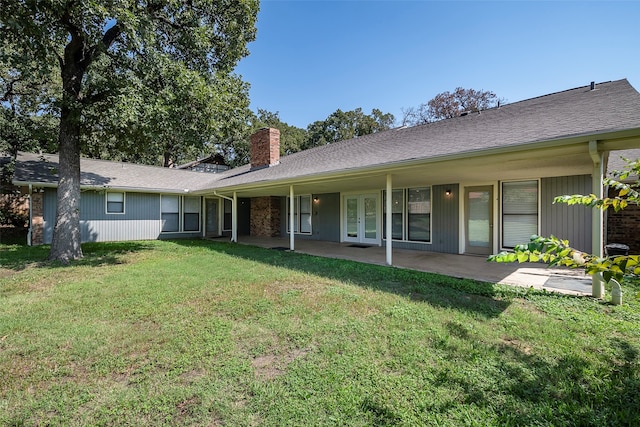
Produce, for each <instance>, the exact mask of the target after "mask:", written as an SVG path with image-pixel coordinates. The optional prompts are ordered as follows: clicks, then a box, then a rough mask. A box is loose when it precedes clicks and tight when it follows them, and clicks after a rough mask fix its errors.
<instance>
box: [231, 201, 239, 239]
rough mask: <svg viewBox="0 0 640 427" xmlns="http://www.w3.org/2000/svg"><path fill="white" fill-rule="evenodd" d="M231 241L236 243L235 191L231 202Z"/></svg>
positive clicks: (236, 206) (236, 202) (236, 207)
mask: <svg viewBox="0 0 640 427" xmlns="http://www.w3.org/2000/svg"><path fill="white" fill-rule="evenodd" d="M231 241H232V242H235V243H238V196H237V194H236V192H235V191H234V192H233V203H232V204H231Z"/></svg>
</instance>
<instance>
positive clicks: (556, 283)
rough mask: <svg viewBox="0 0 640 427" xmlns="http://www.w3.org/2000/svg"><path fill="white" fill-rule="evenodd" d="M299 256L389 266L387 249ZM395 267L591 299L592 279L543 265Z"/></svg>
mask: <svg viewBox="0 0 640 427" xmlns="http://www.w3.org/2000/svg"><path fill="white" fill-rule="evenodd" d="M238 243H240V244H246V245H254V246H260V247H264V248H270V249H273V250H288V249H289V239H288V238H280V237H272V238H266V237H252V236H240V238H239V239H238ZM295 252H300V253H304V254H309V255H316V256H321V257H329V258H339V259H348V260H352V261H358V262H364V263H368V264H378V265H386V250H385V247H384V246H367V245H357V244H352V243H335V242H327V241H317V240H303V239H297V240H296V243H295ZM393 262H394V266H395V267H399V268H408V269H412V270H418V271H425V272H430V273H440V274H445V275H447V276H452V277H461V278H467V279H475V280H481V281H486V282H492V283H500V284H505V285H513V286H520V287H524V288H530V287H532V288H534V289H539V290H542V289H544V290H547V291H549V292H558V293H563V294H571V295H591V277H590V276H586V275H585V274H584V273H583V272H582V271H578V270H570V269H566V268H547V267H546V266H545V265H542V264H532V263H523V264H497V263H490V262H487V260H486V258H485V257H481V256H471V255H453V254H446V253H438V252H426V251H412V250H405V249H394V250H393Z"/></svg>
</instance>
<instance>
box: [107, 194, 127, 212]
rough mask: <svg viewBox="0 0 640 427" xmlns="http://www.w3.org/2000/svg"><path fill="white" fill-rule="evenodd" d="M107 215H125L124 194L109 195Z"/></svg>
mask: <svg viewBox="0 0 640 427" xmlns="http://www.w3.org/2000/svg"><path fill="white" fill-rule="evenodd" d="M107 213H108V214H123V213H124V193H107Z"/></svg>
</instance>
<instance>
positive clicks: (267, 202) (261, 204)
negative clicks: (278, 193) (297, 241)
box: [250, 197, 280, 237]
mask: <svg viewBox="0 0 640 427" xmlns="http://www.w3.org/2000/svg"><path fill="white" fill-rule="evenodd" d="M250 233H251V235H252V236H256V237H276V236H279V235H280V198H279V197H254V198H252V199H251V231H250Z"/></svg>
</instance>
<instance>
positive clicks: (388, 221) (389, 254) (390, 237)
mask: <svg viewBox="0 0 640 427" xmlns="http://www.w3.org/2000/svg"><path fill="white" fill-rule="evenodd" d="M392 193H393V182H392V178H391V174H387V197H386V200H385V210H386V211H387V217H386V219H385V224H384V229H385V231H386V233H385V234H386V236H387V241H386V248H385V249H386V250H387V265H393V234H392V228H393V222H392V221H391V220H392V218H391V210H392V204H391V199H392V197H391V196H392Z"/></svg>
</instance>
